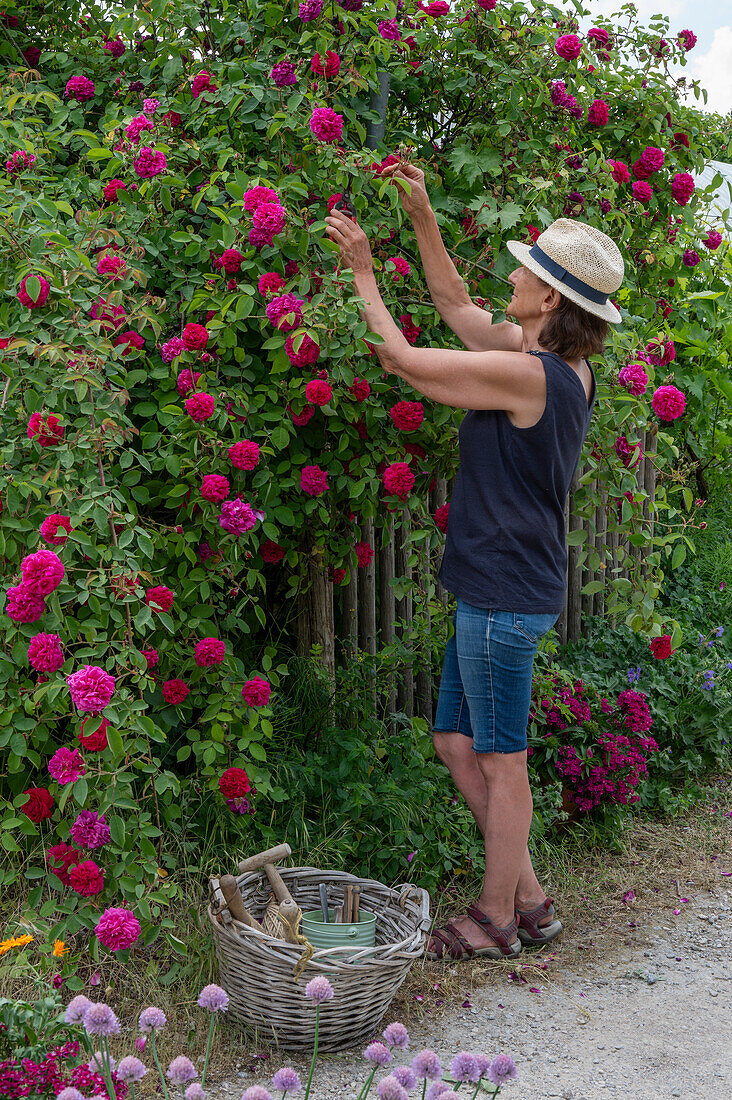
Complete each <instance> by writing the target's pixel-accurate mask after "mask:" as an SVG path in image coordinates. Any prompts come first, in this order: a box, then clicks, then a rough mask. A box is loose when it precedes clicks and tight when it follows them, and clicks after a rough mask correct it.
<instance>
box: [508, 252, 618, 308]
mask: <svg viewBox="0 0 732 1100" xmlns="http://www.w3.org/2000/svg"><path fill="white" fill-rule="evenodd" d="M506 247H507V249H508V251H509V252H510V253H511V255H512V256H515V257H516V259H517V260H518V261H519V263H520V264H523V265H524V267H528V269H529V271H533V272H534V274H535V275H538V276H539V278H540V279H543V280H544V282H545V283H548V284H549V286H553V287H554V288H555V289H556V290H559V291H560V292H561V293H562V294H563V295H564V296H565V298H569V300H570V302H575V303H576V304H577V305H578V306H581V307H582V309H585V310H587V312H588V313H592V314H594V316H595V317H602V319H603V321H609V322H610V323H611V324H618V322H619V321H622V319H623V318H622V317H621V315H620V313H619V311H618V310H617V309H616V308H615V306H614V305H613V304H612V302H610V301H609V300H608V301H607V302H605V305H604V306H603V305H598V303H597V302H591V301H590V300H589V299H588V298H585V297H583V295H582V294H580V292H579V291H578V290H573V289H572V287H571V286H565V285H564V283H562V282H561V281H560V280H559V279H557V278H555V277H554V275H551V274H550V273H549V272H548V271H547V270H546V269H545V268H543V267H542V266H541V264H539V263H537V261H536V260H535V259H534V258H533V256H530V255H529V253H530V252H531V246H530V245H528V244H524V242H523V241H506Z"/></svg>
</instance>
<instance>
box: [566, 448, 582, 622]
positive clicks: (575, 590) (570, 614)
mask: <svg viewBox="0 0 732 1100" xmlns="http://www.w3.org/2000/svg"><path fill="white" fill-rule="evenodd" d="M581 476H582V467H581V466H580V467H578V469H577V473H576V474H575V478H574V481H573V482H572V487H571V489H570V491H569V499H570V505H569V530H570V531H578V530H580V529H581V528H582V519H581V518H580V517H579V516H578V515H577V511H576V504H575V501H576V493H577V485H578V483H579V479H580V477H581ZM580 549H581V547H579V546H570V547H569V554H568V576H567V640H568V641H570V642H575V641H577V639H578V638H579V637H580V636H581V633H582V596H581V590H582V570H581V569H580V568H579V567H578V564H577V562H578V558H579V554H580Z"/></svg>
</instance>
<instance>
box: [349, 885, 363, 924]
mask: <svg viewBox="0 0 732 1100" xmlns="http://www.w3.org/2000/svg"><path fill="white" fill-rule="evenodd" d="M352 897H353V912H352V913H351V920H352V921H353V923H354V924H358V908H359V905H360V904H361V887H360V886H354V887H353V893H352Z"/></svg>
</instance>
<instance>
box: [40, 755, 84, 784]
mask: <svg viewBox="0 0 732 1100" xmlns="http://www.w3.org/2000/svg"><path fill="white" fill-rule="evenodd" d="M48 771H49V773H50V774H51V775H52V776H53V778H54V779H55V780H56V782H57V783H58V784H59V786H61V787H65V786H66V784H67V783H75V782H76V780H77V779H79V778H80V777H81V776H82V775H84V773H85V772H86V768H85V767H84V761H83V760H82V759H81V753H80V752H79V750H78V749H66V748H61V749H58V750H57V751H56V752H55V753H54V754H53V756H52V757H51V759H50V760H49V761H48Z"/></svg>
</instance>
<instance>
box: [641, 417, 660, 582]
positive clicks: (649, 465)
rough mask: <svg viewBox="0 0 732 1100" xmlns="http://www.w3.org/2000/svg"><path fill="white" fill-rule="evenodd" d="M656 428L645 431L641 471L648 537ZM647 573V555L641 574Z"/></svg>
mask: <svg viewBox="0 0 732 1100" xmlns="http://www.w3.org/2000/svg"><path fill="white" fill-rule="evenodd" d="M657 432H658V428H657V427H655V426H654V427H653V428H652V429H651V430H650V431H647V432H646V461H645V469H644V471H643V487H644V489H645V490H646V492H647V493H648V500H646V502H645V504H644V506H643V516H644V518H645V520H646V522H647V525H648V534H649V538H653V530H654V516H655V512H656V466H655V459H656V453H657V447H658V438H657ZM647 574H648V564H647V555H646V556H645V557H644V559H643V576H644V577H645V576H646V575H647Z"/></svg>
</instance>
